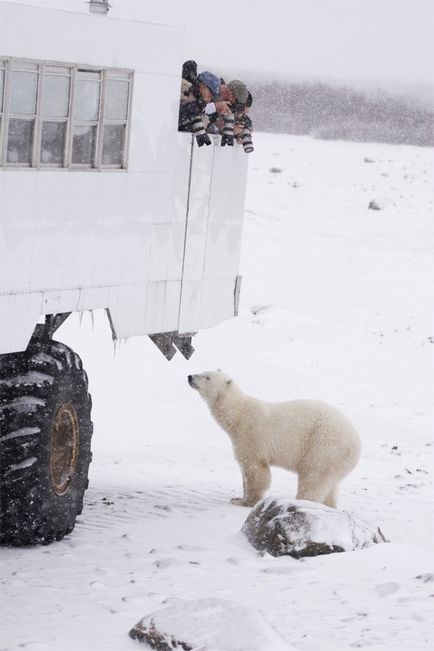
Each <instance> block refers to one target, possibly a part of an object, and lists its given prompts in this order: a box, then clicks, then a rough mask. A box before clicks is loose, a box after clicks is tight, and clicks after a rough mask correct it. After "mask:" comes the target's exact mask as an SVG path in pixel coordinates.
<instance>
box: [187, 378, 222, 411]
mask: <svg viewBox="0 0 434 651" xmlns="http://www.w3.org/2000/svg"><path fill="white" fill-rule="evenodd" d="M188 383H189V385H190V386H191V387H193V389H197V391H199V393H200V395H201V396H202V398H203V399H204V400H206V402H207V403H208V404H212V403H215V402H216V401H217V400H218V399H219V398H222V397H223V395H224V394H225V393H226V392H227V391H228V390H229V388H231V387H232V386H233V382H232V380H231V378H230V377H229V376H228V375H226V374H225V373H223V372H222V371H206V372H205V373H199V374H198V375H189V376H188Z"/></svg>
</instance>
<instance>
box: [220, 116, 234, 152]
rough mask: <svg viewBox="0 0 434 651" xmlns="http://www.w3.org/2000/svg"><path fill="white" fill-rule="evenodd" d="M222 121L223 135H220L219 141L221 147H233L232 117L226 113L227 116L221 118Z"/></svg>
mask: <svg viewBox="0 0 434 651" xmlns="http://www.w3.org/2000/svg"><path fill="white" fill-rule="evenodd" d="M223 119H224V125H223V133H222V139H221V142H220V144H221V146H222V147H224V146H225V145H229V147H233V146H234V116H233V114H232V113H228V114H227V115H224V116H223Z"/></svg>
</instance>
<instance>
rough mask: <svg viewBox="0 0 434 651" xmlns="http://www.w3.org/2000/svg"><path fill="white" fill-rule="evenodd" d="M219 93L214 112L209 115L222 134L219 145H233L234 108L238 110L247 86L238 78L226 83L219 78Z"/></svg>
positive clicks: (242, 104)
mask: <svg viewBox="0 0 434 651" xmlns="http://www.w3.org/2000/svg"><path fill="white" fill-rule="evenodd" d="M221 81H222V83H221V85H220V94H219V97H218V98H217V101H216V102H215V114H214V115H213V116H212V117H211V121H212V122H213V121H214V122H215V123H216V125H217V127H218V130H219V132H220V133H221V135H222V138H221V145H222V147H224V146H225V145H229V146H230V147H233V145H234V126H235V117H234V113H235V111H236V110H240V109H241V108H242V107H243V106H244V104H245V102H246V100H247V96H248V90H247V86H246V84H245V83H244V82H242V81H240V80H239V79H234V80H233V81H231V82H229V84H226V83H225V82H224V80H221Z"/></svg>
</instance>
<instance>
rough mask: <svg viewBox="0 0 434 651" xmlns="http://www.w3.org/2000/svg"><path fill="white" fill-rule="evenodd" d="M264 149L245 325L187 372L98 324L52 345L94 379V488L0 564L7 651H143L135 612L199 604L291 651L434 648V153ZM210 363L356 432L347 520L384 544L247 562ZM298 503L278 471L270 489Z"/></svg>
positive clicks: (295, 146) (339, 147)
mask: <svg viewBox="0 0 434 651" xmlns="http://www.w3.org/2000/svg"><path fill="white" fill-rule="evenodd" d="M255 146H256V151H255V153H254V155H252V156H251V160H250V172H249V187H248V194H247V202H246V221H245V232H244V240H243V255H242V265H241V266H242V269H241V271H242V274H243V287H242V294H241V313H240V316H239V318H238V319H234V320H232V321H230V322H227V323H225V324H222V325H221V326H219V327H217V328H214V329H212V330H210V331H206V332H202V333H200V334H199V335H198V336H197V337H196V338H195V347H196V353H195V355H194V356H193V357H192V359H191V360H190V361H189V362H187V361H185V360H184V359H183V358H182V357H181V356H180V355H178V356H177V357H176V358H174V359H173V360H172V362H170V363H168V362H167V361H166V360H165V359H164V358H163V356H162V355H161V353H159V351H158V350H157V349H156V348H155V347H154V345H153V344H152V343H151V342H150V341H149V340H148V339H147V338H143V339H135V340H131V341H129V342H128V343H126V344H124V345H122V346H121V347H120V348H119V349H118V350H117V353H116V355H114V353H113V345H112V342H111V339H110V332H109V328H108V325H107V324H106V321H105V317H104V316H103V315H102V314H97V315H96V316H95V323H94V325H92V321H91V318H90V317H89V316H87V315H85V317H84V319H83V322H82V324H81V325H80V323H79V320H78V318H71V320H70V321H68V322H67V323H66V324H65V325H64V326H63V328H62V330H61V331H59V338H60V339H61V340H63V341H64V342H65V343H67V344H69V345H71V346H72V347H73V348H74V349H75V350H76V351H77V352H78V353H79V354H80V355H81V356H82V358H83V361H84V365H85V367H86V368H87V370H88V373H89V378H90V389H91V392H92V395H93V401H94V412H93V418H94V422H95V435H94V445H93V449H94V461H93V463H92V466H91V476H90V488H89V490H88V492H87V499H86V502H85V508H84V511H83V514H82V516H81V517H80V519H79V522H78V524H77V527H76V529H75V531H74V533H73V534H72V535H71V536H68V537H67V538H66V539H64V540H63V541H62V542H60V543H56V544H54V545H51V546H50V547H39V548H31V549H4V550H2V576H3V578H2V586H1V595H2V596H1V612H2V620H3V623H2V627H1V633H0V648H1V650H2V651H6V650H7V651H17V650H18V649H21V648H22V649H26V650H32V651H58V650H59V649H62V650H65V651H73V650H74V651H76V650H77V649H81V650H82V651H110V650H116V651H123V650H128V649H134V648H140V645H139V644H138V643H137V642H134V641H132V640H130V639H129V638H128V636H127V633H128V631H129V629H130V628H131V627H132V626H133V625H134V624H135V623H136V622H137V621H138V620H139V619H140V618H141V617H142V616H143V615H145V614H147V613H150V612H152V611H155V610H158V609H159V608H161V607H163V605H164V603H168V604H173V603H176V599H179V598H184V599H196V598H207V597H218V598H221V599H229V600H231V601H235V602H237V603H239V604H240V605H243V606H248V607H251V608H254V609H255V610H256V611H258V612H261V613H262V614H264V615H265V617H266V618H267V619H268V621H269V622H270V623H271V624H272V625H273V626H274V627H275V628H276V629H277V630H278V631H279V632H280V633H281V634H282V635H283V636H285V638H286V639H287V640H288V643H290V644H291V645H293V647H295V649H299V650H304V651H317V650H318V651H319V650H320V651H342V650H344V649H351V648H357V647H367V648H369V649H370V651H373V650H374V649H375V650H380V649H381V650H385V649H388V650H390V651H398V650H406V651H415V650H422V649H431V648H432V647H433V643H434V640H433V630H434V618H433V613H434V559H433V554H432V548H433V542H434V535H433V515H432V502H433V488H432V477H433V452H434V433H433V431H432V424H433V411H432V390H433V386H434V372H433V369H434V364H433V353H434V323H433V314H432V297H433V295H434V291H433V289H434V288H433V276H434V273H433V257H432V256H433V243H432V241H430V238H431V239H432V235H433V228H432V216H433V194H432V185H431V186H430V182H431V181H430V174H431V173H432V169H433V151H432V150H430V149H418V148H412V147H404V146H402V147H397V146H385V145H378V144H375V145H371V144H353V143H336V142H321V141H315V140H312V139H310V138H307V137H290V136H281V135H262V134H256V135H255ZM271 170H274V171H271ZM371 200H375V201H376V202H377V203H378V204H379V206H380V207H381V208H382V210H379V211H376V210H369V209H368V204H369V202H370V201H371ZM217 367H221V368H222V369H224V370H225V371H226V372H227V373H229V374H231V375H233V376H234V378H235V379H236V380H237V381H238V383H239V384H240V385H241V386H242V388H243V389H244V390H246V391H247V392H248V393H251V394H253V395H256V396H258V397H261V398H263V399H269V400H282V399H290V398H297V397H312V398H319V399H323V400H326V401H329V402H331V403H333V404H335V405H337V406H338V407H340V408H341V409H343V411H345V413H347V414H348V415H349V416H350V417H351V418H352V420H353V421H354V423H355V424H356V426H357V427H358V429H359V430H360V432H361V435H362V438H363V441H364V450H363V457H362V460H361V462H360V464H359V466H358V467H357V469H356V470H355V471H354V473H353V474H352V475H350V477H349V478H348V479H347V480H346V481H345V482H344V484H343V487H342V494H341V500H340V506H341V507H342V508H344V509H346V510H349V511H351V512H353V513H354V514H355V515H357V516H360V517H362V518H364V519H365V520H369V521H372V522H373V523H374V524H376V525H380V526H381V528H382V530H383V532H384V533H385V535H386V536H387V537H388V538H389V539H390V540H391V542H390V544H382V545H377V546H375V547H373V548H371V549H369V550H366V551H359V552H353V553H345V554H335V555H332V556H327V557H317V558H312V559H308V560H304V561H296V560H294V559H291V558H271V557H268V556H264V557H261V556H259V555H258V554H257V553H256V552H255V551H254V550H253V549H252V548H251V547H250V546H249V544H248V543H247V542H246V540H245V539H244V537H243V536H242V534H241V533H240V528H241V525H242V523H243V521H244V519H245V518H246V516H247V513H248V510H247V509H244V508H242V507H235V506H232V505H230V504H229V500H230V498H231V497H234V496H237V495H240V488H241V480H240V474H239V470H238V467H237V465H236V463H235V461H234V460H233V457H232V452H231V447H230V443H229V440H228V438H227V436H226V435H225V434H224V433H223V432H222V431H220V430H219V428H218V427H217V425H216V424H215V423H214V421H213V420H212V419H211V416H210V415H209V413H208V411H207V408H206V405H205V403H204V402H202V401H201V399H200V397H199V396H198V395H197V394H196V393H195V392H193V391H192V390H191V389H190V388H189V386H188V384H187V379H186V376H187V374H188V373H194V372H201V371H203V370H208V369H215V368H217ZM294 493H295V478H294V477H293V476H290V475H289V474H288V473H285V472H283V471H278V472H275V473H274V474H273V483H272V487H271V490H270V494H271V495H278V496H283V497H284V496H289V497H293V496H294ZM263 651H267V649H264V650H263Z"/></svg>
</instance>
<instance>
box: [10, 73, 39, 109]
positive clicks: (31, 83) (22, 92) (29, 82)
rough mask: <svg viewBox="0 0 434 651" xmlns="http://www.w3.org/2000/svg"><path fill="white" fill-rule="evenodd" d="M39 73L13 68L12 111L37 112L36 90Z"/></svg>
mask: <svg viewBox="0 0 434 651" xmlns="http://www.w3.org/2000/svg"><path fill="white" fill-rule="evenodd" d="M37 88H38V75H37V74H36V72H24V71H23V70H12V74H11V113H27V114H30V115H34V114H35V113H36V91H37Z"/></svg>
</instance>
